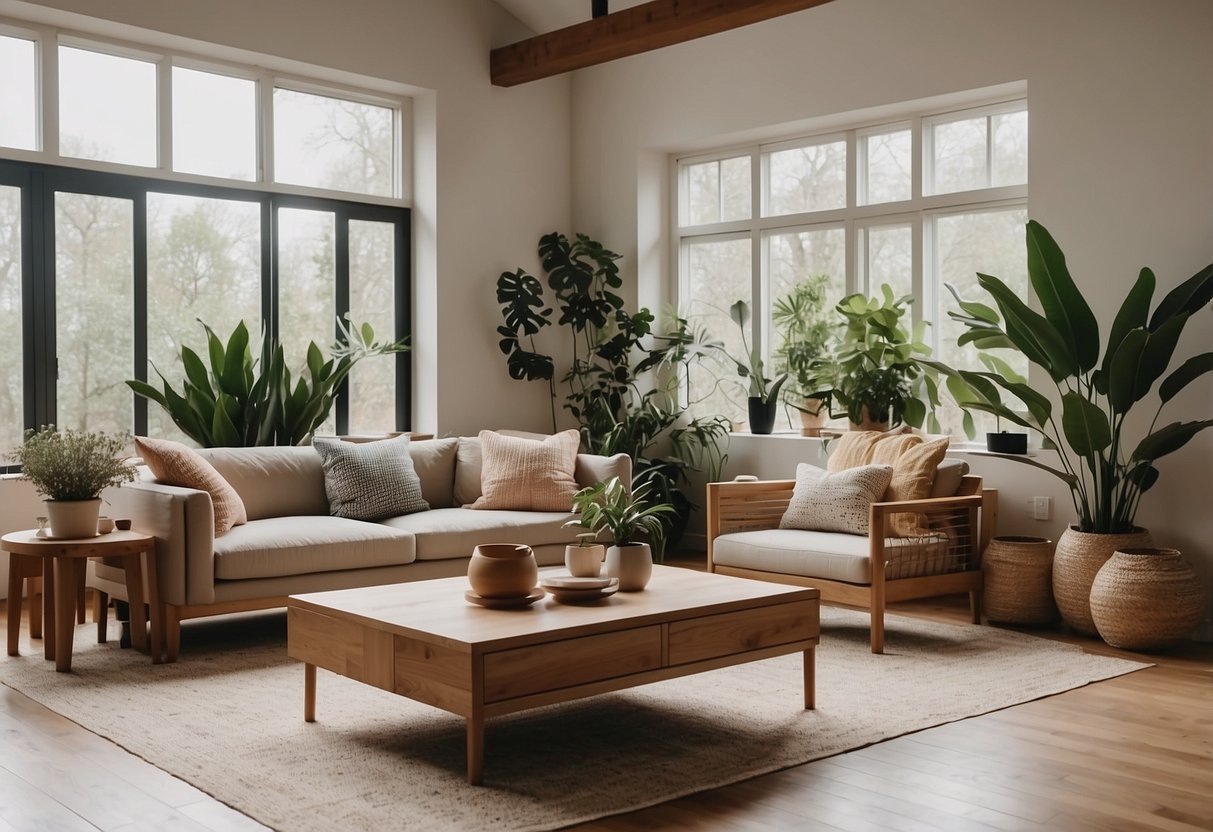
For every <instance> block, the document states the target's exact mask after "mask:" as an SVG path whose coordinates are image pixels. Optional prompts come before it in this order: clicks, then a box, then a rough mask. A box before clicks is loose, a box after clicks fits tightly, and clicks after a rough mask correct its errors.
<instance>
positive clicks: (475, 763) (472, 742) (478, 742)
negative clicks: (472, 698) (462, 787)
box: [468, 705, 484, 786]
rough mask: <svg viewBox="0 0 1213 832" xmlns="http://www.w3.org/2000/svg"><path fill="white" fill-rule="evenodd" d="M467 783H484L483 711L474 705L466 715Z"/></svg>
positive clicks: (478, 784)
mask: <svg viewBox="0 0 1213 832" xmlns="http://www.w3.org/2000/svg"><path fill="white" fill-rule="evenodd" d="M468 783H470V784H471V785H473V786H481V785H483V784H484V712H483V711H482V710H481V709H480V708H478V707H477V706H476V705H473V706H472V715H471V716H469V717H468Z"/></svg>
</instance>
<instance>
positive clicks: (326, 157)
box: [274, 89, 396, 196]
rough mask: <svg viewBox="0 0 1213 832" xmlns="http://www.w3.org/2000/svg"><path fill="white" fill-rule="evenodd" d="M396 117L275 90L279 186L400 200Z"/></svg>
mask: <svg viewBox="0 0 1213 832" xmlns="http://www.w3.org/2000/svg"><path fill="white" fill-rule="evenodd" d="M395 121H396V119H395V112H394V111H393V110H391V109H389V108H387V107H377V106H375V105H373V104H362V103H359V102H357V101H346V100H343V99H340V98H329V97H326V96H322V95H311V94H310V93H303V92H294V91H293V90H284V89H276V90H274V181H276V182H283V183H286V184H289V185H307V186H310V187H315V188H332V189H335V190H342V191H352V192H354V193H360V194H375V195H377V196H393V195H394V194H395V190H396V189H395V156H396V154H395Z"/></svg>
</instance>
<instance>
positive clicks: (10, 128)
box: [0, 35, 38, 150]
mask: <svg viewBox="0 0 1213 832" xmlns="http://www.w3.org/2000/svg"><path fill="white" fill-rule="evenodd" d="M36 56H37V52H36V50H35V47H34V42H33V41H32V40H24V39H22V38H12V37H6V36H4V35H0V79H2V80H0V145H4V146H5V147H19V148H21V149H22V150H37V149H38V146H37V141H38V130H37V123H38V121H37V114H38V103H37V98H36V95H37V93H36V86H35V78H36V74H35V69H34V67H35V61H36Z"/></svg>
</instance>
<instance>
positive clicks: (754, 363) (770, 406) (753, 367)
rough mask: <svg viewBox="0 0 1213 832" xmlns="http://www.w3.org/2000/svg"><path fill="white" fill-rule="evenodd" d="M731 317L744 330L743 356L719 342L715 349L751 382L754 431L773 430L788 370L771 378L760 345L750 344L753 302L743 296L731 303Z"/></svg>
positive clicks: (750, 406)
mask: <svg viewBox="0 0 1213 832" xmlns="http://www.w3.org/2000/svg"><path fill="white" fill-rule="evenodd" d="M729 317H730V318H732V319H733V323H735V324H737V328H738V329H739V330H741V347H742V350H743V351H744V357H743V358H740V359H739V358H736V357H735V356H732V355H729V353H728V351H727V350H726V349H725V348H724V346H723V345H722V344H720V343H719V342H717V343H715V344H713V345H712V346H714V347H715V348H716V349H718V350H720V352H721V354H723V355H724V357H725V358H726V359H728V361H729V363H730V364H732V365H733V366H734V368H736V370H737V375H739V376H741V378H743V379H746V380H747V381H748V384H749V392H750V395H749V400H748V407H749V417H750V432H751V433H760V434H765V433H770V432H771V431H772V430H773V429H774V427H775V413H776V409H777V408H778V407H779V391H780V390H781V389H783V385H784V382H786V381H787V380H788V374H787V373H780V375H779V377H778V378H775V379H771V378H768V377H767V375H766V369H765V367H764V366H763V362H762V353H761V351H760V350H759V349H758V345H757V344H755V345H754V346H753V347H751V346H750V343H749V339H748V338H747V336H746V330H747V329H748V327H749V325H750V305H749V304H748V303H746V302H745V301H744V300H739V301H737V302H736V303H734V304H733V305H732V306H730V307H729Z"/></svg>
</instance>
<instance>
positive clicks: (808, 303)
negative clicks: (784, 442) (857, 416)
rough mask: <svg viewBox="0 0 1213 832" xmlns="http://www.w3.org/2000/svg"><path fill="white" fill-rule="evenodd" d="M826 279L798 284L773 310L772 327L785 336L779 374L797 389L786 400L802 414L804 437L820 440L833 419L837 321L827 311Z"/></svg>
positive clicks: (818, 277) (817, 277)
mask: <svg viewBox="0 0 1213 832" xmlns="http://www.w3.org/2000/svg"><path fill="white" fill-rule="evenodd" d="M828 282H829V278H828V277H827V276H826V275H823V274H822V275H813V276H811V277H807V278H805V279H804V280H801V281H799V282H797V283H796V284H795V285H794V286H793V287H792V288H791V290H790V291H789V292H788V293H787V294H786V295H784V296H783V297H781V298H779V300H777V301H775V305H774V306H772V307H771V323H773V324H774V325H775V327H776V328H777V329H778V331H779V333H780V334H781V335H782V336H783V337H782V340H781V341H780V345H779V348H778V349H777V350H776V351H775V357H776V359H777V361H778V365H779V368H780V370H782V371H784V372H786V373H788V375H789V376H790V377H791V378H792V379H793V380H794V381H795V387H794V389H793V390H791V391H789V392H788V394H787V395H786V396H785V400H786V401H787V403H788V405H789V406H790V407H792V408H794V409H795V410H797V411H799V413H800V423H801V433H802V434H803V435H805V436H819V435H820V434H821V429H822V428H823V427H824V426H825V424H826V422H827V421H828V420H829V418H830V397H831V393H832V390H831V379H830V377H829V362H828V361H827V360H826V348H827V344H828V343H829V341H830V334H831V331H832V329H833V325H834V321H833V319H832V316H828V315H827V314H826V310H825V299H826V296H825V293H826V285H827V283H828Z"/></svg>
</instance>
